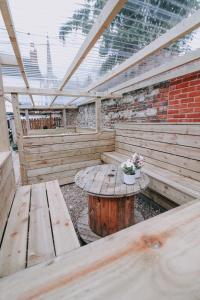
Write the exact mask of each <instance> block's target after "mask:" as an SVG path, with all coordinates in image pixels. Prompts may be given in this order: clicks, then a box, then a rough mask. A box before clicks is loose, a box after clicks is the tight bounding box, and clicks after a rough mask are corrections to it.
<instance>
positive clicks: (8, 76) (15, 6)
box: [0, 0, 200, 105]
mask: <svg viewBox="0 0 200 300" xmlns="http://www.w3.org/2000/svg"><path fill="white" fill-rule="evenodd" d="M107 1H109V0H107ZM105 3H106V0H70V1H66V0H60V1H55V0H52V1H49V0H43V1H41V0H34V1H33V0H32V1H27V0H17V1H16V0H9V6H10V9H11V13H12V17H13V21H14V25H15V30H16V34H17V39H18V41H19V47H20V51H21V54H22V58H23V62H24V68H25V71H26V74H27V77H28V81H29V84H30V87H37V88H57V87H59V85H60V83H61V81H62V79H63V77H64V75H65V73H66V71H67V69H68V68H69V66H70V64H71V62H72V61H73V59H74V57H75V56H76V54H77V52H78V50H79V48H80V47H81V45H82V43H83V41H84V40H85V38H86V36H87V34H88V32H89V31H90V29H91V27H92V25H93V24H94V23H95V22H96V20H97V18H98V16H99V14H100V13H101V11H102V9H103V7H104V5H105ZM199 8H200V0H190V1H189V0H128V1H127V2H126V4H125V6H124V8H123V9H122V10H121V12H120V13H119V14H118V15H117V17H115V18H114V20H113V21H112V22H111V24H110V25H109V27H108V28H107V29H106V31H105V32H104V33H103V35H102V36H101V37H100V38H99V39H98V41H97V42H96V44H95V46H94V47H93V49H91V51H90V52H89V54H88V55H87V56H86V58H85V59H84V60H83V62H82V64H81V65H80V67H79V68H78V69H77V71H76V72H75V73H74V75H73V76H72V77H71V79H70V80H69V81H68V83H67V84H66V86H65V89H75V90H84V89H86V88H87V86H89V85H90V84H91V83H92V82H95V80H97V79H98V78H99V77H100V76H103V75H104V74H107V73H108V72H109V71H110V70H112V69H113V68H115V67H117V66H118V65H119V64H120V63H122V62H123V61H125V60H126V59H127V58H129V57H130V56H132V55H133V54H134V53H136V52H138V51H139V50H140V49H142V48H144V47H145V46H146V45H148V44H149V43H151V42H152V41H153V40H154V39H156V38H157V37H159V36H161V35H162V34H163V33H165V32H166V31H167V30H168V29H170V28H172V27H173V26H175V25H176V24H177V23H179V22H180V21H181V20H183V19H184V18H185V17H187V16H190V15H192V14H193V13H194V12H195V11H196V10H197V9H199ZM198 37H199V35H198V33H197V31H195V32H194V33H193V35H191V34H190V35H189V36H188V37H187V39H182V40H180V41H178V42H176V43H174V44H173V45H171V46H170V47H167V48H165V49H163V50H161V51H159V52H158V53H156V54H155V55H153V56H151V57H149V58H148V59H146V60H144V61H143V62H141V63H140V64H138V65H136V66H134V67H133V68H130V69H129V70H128V71H127V72H124V73H122V74H121V75H120V76H117V77H116V78H114V79H113V80H111V81H110V82H108V83H106V84H104V85H102V86H100V87H98V88H97V89H96V90H97V91H106V90H107V89H109V88H111V87H113V86H114V85H115V84H118V83H119V82H123V81H124V80H127V78H128V79H129V78H133V77H135V76H138V75H139V74H142V73H144V72H145V71H146V70H149V68H153V67H155V66H158V65H159V64H160V63H162V62H163V60H161V59H160V58H161V57H162V58H163V57H164V58H165V62H166V61H167V60H170V58H171V57H172V56H174V55H183V54H184V53H187V52H188V51H191V50H193V49H194V48H195V47H197V46H195V45H197V44H198ZM195 41H196V42H195ZM195 43H196V44H195ZM0 53H5V54H12V55H13V54H14V53H13V49H12V46H11V44H10V40H9V37H8V35H7V32H6V29H5V25H4V22H3V20H2V17H1V16H0ZM3 80H4V85H7V86H11V85H12V86H20V87H23V86H24V82H23V79H22V77H21V74H20V70H19V68H18V67H4V68H3ZM53 98H54V97H53ZM53 98H52V97H39V96H34V100H35V103H36V105H48V104H50V103H51V100H52V99H53ZM20 99H21V100H20V101H21V103H23V104H24V103H27V105H31V102H30V97H21V98H20ZM72 100H74V101H73V104H78V103H82V101H83V98H78V99H76V98H73V97H57V98H56V101H55V103H54V104H55V105H63V104H68V103H70V102H71V101H72Z"/></svg>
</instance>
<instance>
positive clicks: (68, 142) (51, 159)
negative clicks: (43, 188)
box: [23, 131, 115, 184]
mask: <svg viewBox="0 0 200 300" xmlns="http://www.w3.org/2000/svg"><path fill="white" fill-rule="evenodd" d="M114 136H115V133H114V131H102V132H99V133H97V132H94V133H93V132H92V133H88V132H86V133H74V134H61V135H46V136H34V137H33V136H28V137H24V138H23V143H24V157H25V160H24V163H25V166H26V169H27V174H28V182H29V183H31V184H32V183H38V182H45V181H49V180H55V179H58V181H59V183H60V184H66V183H70V182H74V175H75V174H76V173H77V172H78V171H79V170H80V169H81V168H85V167H89V166H92V165H97V164H101V160H100V155H101V153H102V152H104V151H112V150H114ZM64 178H65V179H64Z"/></svg>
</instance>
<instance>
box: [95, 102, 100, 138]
mask: <svg viewBox="0 0 200 300" xmlns="http://www.w3.org/2000/svg"><path fill="white" fill-rule="evenodd" d="M95 114H96V131H97V132H100V131H101V99H97V100H96V101H95Z"/></svg>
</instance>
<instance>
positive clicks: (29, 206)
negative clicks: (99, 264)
mask: <svg viewBox="0 0 200 300" xmlns="http://www.w3.org/2000/svg"><path fill="white" fill-rule="evenodd" d="M10 160H11V155H8V156H7V157H6V161H5V162H4V164H2V165H1V166H0V170H1V171H2V172H3V173H4V174H6V170H3V168H4V169H6V168H8V166H10ZM9 172H10V174H11V173H12V172H13V171H12V169H10V171H7V173H8V174H9ZM9 194H10V191H9V190H8V189H7V196H6V197H4V198H1V197H2V194H1V190H0V200H1V204H2V203H4V205H3V207H4V210H3V212H4V224H3V223H1V232H0V233H1V236H0V238H1V249H0V276H1V277H3V276H6V275H9V274H11V273H14V272H17V271H19V270H21V269H24V268H26V267H30V266H33V265H35V264H38V263H41V262H43V261H47V260H49V259H52V258H54V257H56V256H60V255H63V254H64V253H66V252H69V251H71V250H73V249H75V248H78V247H79V246H80V244H79V241H78V238H77V235H76V233H75V230H74V227H73V224H72V221H71V218H70V215H69V213H68V209H67V206H66V203H65V200H64V198H63V195H62V192H61V190H60V187H59V184H58V181H50V182H47V183H39V184H33V185H27V186H21V187H18V188H17V189H16V192H15V195H14V197H13V192H12V195H9ZM11 198H12V199H11ZM8 199H9V201H8Z"/></svg>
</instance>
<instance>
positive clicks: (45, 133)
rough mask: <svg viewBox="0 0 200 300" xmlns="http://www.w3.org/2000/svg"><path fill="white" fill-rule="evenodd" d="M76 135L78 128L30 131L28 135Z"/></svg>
mask: <svg viewBox="0 0 200 300" xmlns="http://www.w3.org/2000/svg"><path fill="white" fill-rule="evenodd" d="M70 132H71V133H74V132H76V127H74V126H71V127H67V128H62V127H61V128H54V129H30V130H29V132H28V135H47V134H62V133H70Z"/></svg>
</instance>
